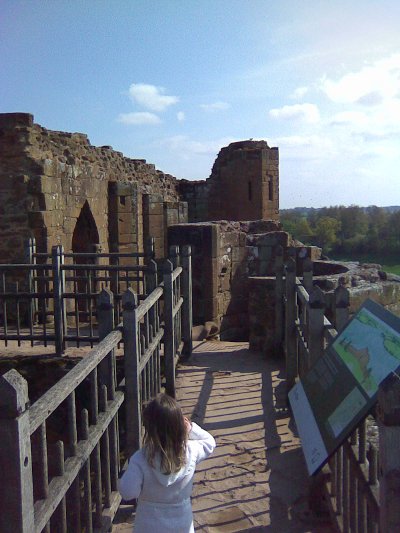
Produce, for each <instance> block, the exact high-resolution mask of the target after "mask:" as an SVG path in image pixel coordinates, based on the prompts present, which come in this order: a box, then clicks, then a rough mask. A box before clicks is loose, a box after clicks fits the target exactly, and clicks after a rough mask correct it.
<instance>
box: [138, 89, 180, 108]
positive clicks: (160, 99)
mask: <svg viewBox="0 0 400 533" xmlns="http://www.w3.org/2000/svg"><path fill="white" fill-rule="evenodd" d="M164 92H165V89H164V88H163V87H156V86H155V85H149V84H146V83H132V85H131V86H130V87H129V96H130V98H131V100H132V101H133V102H135V103H137V104H139V105H140V106H142V107H144V108H146V109H150V110H151V111H165V109H167V107H169V106H170V105H173V104H176V103H177V102H179V98H178V97H177V96H169V95H166V94H163V93H164Z"/></svg>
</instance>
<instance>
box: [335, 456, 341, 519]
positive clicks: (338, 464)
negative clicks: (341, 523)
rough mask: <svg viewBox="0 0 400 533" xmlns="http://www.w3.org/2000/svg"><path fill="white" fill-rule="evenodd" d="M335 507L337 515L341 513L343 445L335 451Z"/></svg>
mask: <svg viewBox="0 0 400 533" xmlns="http://www.w3.org/2000/svg"><path fill="white" fill-rule="evenodd" d="M336 469H337V484H336V508H337V512H338V514H339V516H340V515H341V514H342V513H343V446H341V447H340V448H339V449H338V451H337V452H336Z"/></svg>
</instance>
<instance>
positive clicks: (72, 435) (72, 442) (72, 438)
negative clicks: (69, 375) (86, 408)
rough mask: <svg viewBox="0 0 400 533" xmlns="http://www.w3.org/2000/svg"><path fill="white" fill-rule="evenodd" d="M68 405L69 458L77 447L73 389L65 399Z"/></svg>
mask: <svg viewBox="0 0 400 533" xmlns="http://www.w3.org/2000/svg"><path fill="white" fill-rule="evenodd" d="M67 405H68V447H69V454H70V456H72V457H74V456H75V455H76V451H77V446H78V435H77V428H76V404H75V389H74V390H72V391H71V393H70V394H69V395H68V398H67Z"/></svg>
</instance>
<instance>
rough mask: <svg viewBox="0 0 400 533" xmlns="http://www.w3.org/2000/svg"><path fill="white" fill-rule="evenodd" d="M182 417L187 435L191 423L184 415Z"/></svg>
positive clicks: (190, 428)
mask: <svg viewBox="0 0 400 533" xmlns="http://www.w3.org/2000/svg"><path fill="white" fill-rule="evenodd" d="M183 419H184V421H185V427H186V433H187V434H188V435H189V433H190V431H191V430H192V423H191V421H190V420H189V419H188V417H187V416H184V417H183Z"/></svg>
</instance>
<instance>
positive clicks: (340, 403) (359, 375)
mask: <svg viewBox="0 0 400 533" xmlns="http://www.w3.org/2000/svg"><path fill="white" fill-rule="evenodd" d="M399 367H400V319H399V318H398V317H396V316H395V315H393V314H392V313H390V312H388V311H386V310H385V309H384V308H383V307H381V306H380V305H378V304H376V303H375V302H373V301H372V300H367V301H366V302H365V303H364V304H363V306H362V307H361V309H360V310H359V311H358V312H357V313H356V314H355V315H354V317H353V318H352V320H351V321H350V322H349V323H348V324H347V326H346V327H345V328H344V329H343V330H342V331H341V332H340V333H339V335H338V336H337V337H336V338H335V339H334V341H333V342H332V343H331V344H330V346H329V347H328V349H327V350H326V351H325V353H324V355H323V356H322V357H320V358H319V359H318V361H317V362H316V363H315V365H314V366H313V367H312V368H311V369H310V370H309V371H308V372H307V374H305V376H303V377H302V379H301V381H299V383H297V384H296V385H295V386H294V387H293V388H292V389H291V391H290V392H289V401H290V405H291V407H292V411H293V414H294V417H295V420H296V425H297V428H298V431H299V435H300V439H301V443H302V448H303V452H304V455H305V459H306V463H307V468H308V471H309V473H310V474H313V473H315V472H316V471H317V470H318V469H319V468H320V467H321V466H322V465H323V464H324V463H325V462H326V461H327V459H328V458H329V456H330V455H331V454H332V453H334V452H335V450H336V449H337V448H338V447H339V446H340V445H341V444H342V443H343V442H344V440H345V439H346V438H347V437H348V436H349V435H350V433H351V432H352V431H353V430H354V429H355V428H356V427H357V424H358V423H359V422H360V421H361V420H362V419H363V418H364V417H365V416H366V415H367V414H368V412H369V411H370V410H371V408H372V407H373V405H374V404H375V402H376V398H377V393H378V388H379V385H380V384H381V383H382V381H383V380H384V379H385V378H386V377H387V376H388V375H389V374H391V373H392V372H398V368H399Z"/></svg>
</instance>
